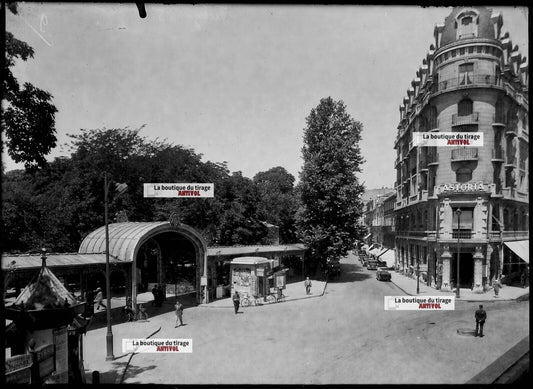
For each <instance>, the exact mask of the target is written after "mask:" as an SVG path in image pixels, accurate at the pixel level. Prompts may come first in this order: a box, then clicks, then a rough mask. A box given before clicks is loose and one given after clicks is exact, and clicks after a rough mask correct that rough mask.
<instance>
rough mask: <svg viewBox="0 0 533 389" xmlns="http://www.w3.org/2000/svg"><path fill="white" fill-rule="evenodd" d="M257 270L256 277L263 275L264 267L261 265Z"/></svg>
mask: <svg viewBox="0 0 533 389" xmlns="http://www.w3.org/2000/svg"><path fill="white" fill-rule="evenodd" d="M256 271H257V277H264V276H265V269H264V268H262V267H259V268H257V269H256Z"/></svg>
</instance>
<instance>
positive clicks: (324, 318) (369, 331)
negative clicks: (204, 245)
mask: <svg viewBox="0 0 533 389" xmlns="http://www.w3.org/2000/svg"><path fill="white" fill-rule="evenodd" d="M393 277H396V274H394V273H393ZM315 293H317V292H315ZM403 294H405V293H404V292H403V291H402V290H401V289H400V288H398V287H397V286H395V285H394V284H393V283H391V282H380V281H377V280H376V279H375V272H373V271H369V270H367V269H364V268H362V266H361V265H360V264H359V261H358V260H356V258H355V256H351V255H350V256H348V258H346V259H344V260H343V261H342V277H341V279H340V280H339V281H336V282H330V283H328V285H327V288H326V291H325V293H324V295H323V296H322V297H318V296H317V297H316V298H308V299H299V300H294V301H287V302H285V303H281V304H272V305H264V306H261V307H249V308H246V309H243V310H242V313H241V314H238V315H235V314H234V313H233V311H232V310H231V309H213V308H210V307H203V306H198V307H192V308H188V309H186V310H185V312H184V322H185V323H186V325H185V326H183V327H179V328H174V320H175V316H174V314H173V313H172V312H169V313H166V314H162V315H159V316H154V317H151V318H150V320H149V321H146V322H136V323H124V324H121V325H117V326H114V335H115V354H116V355H115V356H116V357H117V358H116V359H115V361H113V362H112V363H109V362H104V361H103V360H104V359H105V352H104V350H105V333H106V329H105V328H101V329H98V330H94V331H90V332H89V333H88V335H87V336H86V338H85V367H86V371H87V372H88V373H90V372H91V371H92V370H96V369H98V370H99V371H100V372H101V374H102V376H101V377H102V379H101V381H102V382H120V379H121V376H122V372H123V371H124V368H125V367H126V365H128V360H129V359H130V357H131V355H121V350H120V347H121V346H120V344H121V343H120V342H121V338H123V337H125V338H137V337H139V338H144V337H146V336H148V335H150V334H151V333H153V332H154V331H157V330H158V329H159V328H160V330H159V332H158V333H156V334H155V335H154V336H153V337H152V338H192V339H193V353H192V354H135V355H133V357H131V361H130V362H129V365H128V367H127V369H126V374H125V377H124V381H123V382H124V383H158V384H402V383H403V384H406V383H412V384H421V383H433V384H453V383H456V384H460V383H464V382H466V381H468V380H469V379H471V378H472V377H473V376H475V375H476V374H477V373H479V372H480V371H482V370H483V369H484V368H485V367H487V366H488V365H490V364H491V363H492V362H494V361H495V360H496V359H497V358H498V357H499V356H501V355H502V354H503V353H504V352H505V351H507V350H508V349H510V348H511V347H513V346H514V345H515V344H516V343H517V342H519V341H520V340H522V339H523V338H524V337H525V336H527V335H528V334H529V302H528V301H526V302H522V303H520V302H514V301H497V302H491V301H487V302H485V308H486V310H487V314H488V319H487V323H486V326H485V334H486V336H485V337H484V338H474V337H465V336H461V335H458V334H457V329H458V328H465V327H466V328H468V327H472V328H473V325H474V320H473V316H474V311H475V309H476V307H477V305H478V303H477V302H467V301H460V302H457V303H456V310H455V311H440V312H439V311H422V312H421V311H385V310H384V309H383V306H384V303H383V296H386V295H403Z"/></svg>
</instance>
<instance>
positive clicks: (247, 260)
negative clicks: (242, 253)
mask: <svg viewBox="0 0 533 389" xmlns="http://www.w3.org/2000/svg"><path fill="white" fill-rule="evenodd" d="M269 262H270V260H269V259H268V258H265V257H238V258H233V260H232V261H231V263H234V264H241V265H257V264H260V263H269Z"/></svg>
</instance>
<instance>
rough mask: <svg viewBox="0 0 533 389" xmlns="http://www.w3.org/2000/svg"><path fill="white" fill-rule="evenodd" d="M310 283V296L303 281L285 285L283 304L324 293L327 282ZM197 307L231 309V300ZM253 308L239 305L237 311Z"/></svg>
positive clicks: (228, 298) (221, 300) (227, 299)
mask: <svg viewBox="0 0 533 389" xmlns="http://www.w3.org/2000/svg"><path fill="white" fill-rule="evenodd" d="M311 282H312V284H313V285H312V287H311V293H310V294H306V293H305V286H304V281H300V282H293V283H291V284H287V285H286V288H285V289H284V290H283V294H284V295H285V302H288V301H295V300H301V299H306V298H313V297H320V296H322V295H323V294H324V291H325V290H326V285H327V282H325V281H318V280H311ZM264 304H268V303H266V302H265V303H264ZM199 307H201V308H231V309H233V300H232V299H231V297H227V298H224V299H220V300H215V301H213V302H210V303H208V304H201V305H199ZM254 307H255V305H253V304H252V305H250V306H249V307H243V306H242V305H241V307H240V308H239V309H249V308H254Z"/></svg>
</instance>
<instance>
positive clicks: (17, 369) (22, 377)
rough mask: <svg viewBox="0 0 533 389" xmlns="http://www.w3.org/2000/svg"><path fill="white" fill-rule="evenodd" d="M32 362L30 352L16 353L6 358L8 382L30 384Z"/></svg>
mask: <svg viewBox="0 0 533 389" xmlns="http://www.w3.org/2000/svg"><path fill="white" fill-rule="evenodd" d="M32 364H33V363H32V357H31V355H30V354H22V355H15V356H14V357H11V358H8V359H6V383H8V384H29V383H30V382H31V366H32Z"/></svg>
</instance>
